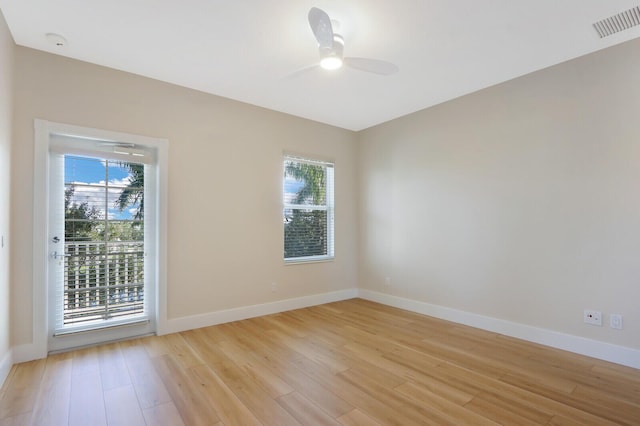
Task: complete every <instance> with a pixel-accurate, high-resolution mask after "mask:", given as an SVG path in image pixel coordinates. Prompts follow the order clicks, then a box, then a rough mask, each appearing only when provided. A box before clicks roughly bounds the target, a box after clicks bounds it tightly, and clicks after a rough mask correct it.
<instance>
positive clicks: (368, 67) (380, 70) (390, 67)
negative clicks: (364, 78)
mask: <svg viewBox="0 0 640 426" xmlns="http://www.w3.org/2000/svg"><path fill="white" fill-rule="evenodd" d="M344 63H345V64H347V65H349V66H350V67H351V68H355V69H357V70H360V71H365V72H370V73H373V74H378V75H392V74H395V73H397V72H398V71H399V68H398V67H397V65H395V64H392V63H391V62H387V61H381V60H379V59H369V58H344Z"/></svg>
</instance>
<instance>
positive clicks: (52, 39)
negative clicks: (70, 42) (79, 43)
mask: <svg viewBox="0 0 640 426" xmlns="http://www.w3.org/2000/svg"><path fill="white" fill-rule="evenodd" d="M45 36H46V37H47V41H48V42H49V43H51V44H52V45H54V46H56V47H64V46H66V45H67V39H65V38H64V37H62V36H61V35H60V34H54V33H47V34H45Z"/></svg>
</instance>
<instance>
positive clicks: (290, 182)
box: [283, 155, 334, 262]
mask: <svg viewBox="0 0 640 426" xmlns="http://www.w3.org/2000/svg"><path fill="white" fill-rule="evenodd" d="M333 190H334V165H333V163H329V162H325V161H317V160H312V159H306V158H299V157H295V156H289V155H287V156H285V157H284V185H283V194H284V195H283V202H284V209H283V222H284V259H285V261H286V262H304V261H318V260H327V259H332V258H333V257H334V196H333Z"/></svg>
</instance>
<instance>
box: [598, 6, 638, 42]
mask: <svg viewBox="0 0 640 426" xmlns="http://www.w3.org/2000/svg"><path fill="white" fill-rule="evenodd" d="M636 25H640V6H636V7H634V8H632V9H629V10H625V11H624V12H620V13H618V14H617V15H613V16H611V17H609V18H607V19H603V20H602V21H598V22H596V23H595V24H593V27H594V28H595V29H596V31H597V32H598V35H599V36H600V38H603V37H608V36H610V35H612V34H615V33H617V32H620V31H623V30H628V29H629V28H631V27H635V26H636Z"/></svg>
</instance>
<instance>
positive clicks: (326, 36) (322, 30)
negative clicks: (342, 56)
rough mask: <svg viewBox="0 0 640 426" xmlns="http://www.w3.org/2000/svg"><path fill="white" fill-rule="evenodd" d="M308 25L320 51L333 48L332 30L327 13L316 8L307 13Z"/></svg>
mask: <svg viewBox="0 0 640 426" xmlns="http://www.w3.org/2000/svg"><path fill="white" fill-rule="evenodd" d="M309 25H310V26H311V31H313V35H314V36H315V37H316V40H318V44H319V45H320V48H321V49H331V47H332V46H333V28H332V27H331V19H330V18H329V15H327V12H325V11H324V10H322V9H318V8H317V7H312V8H311V10H310V11H309Z"/></svg>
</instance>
